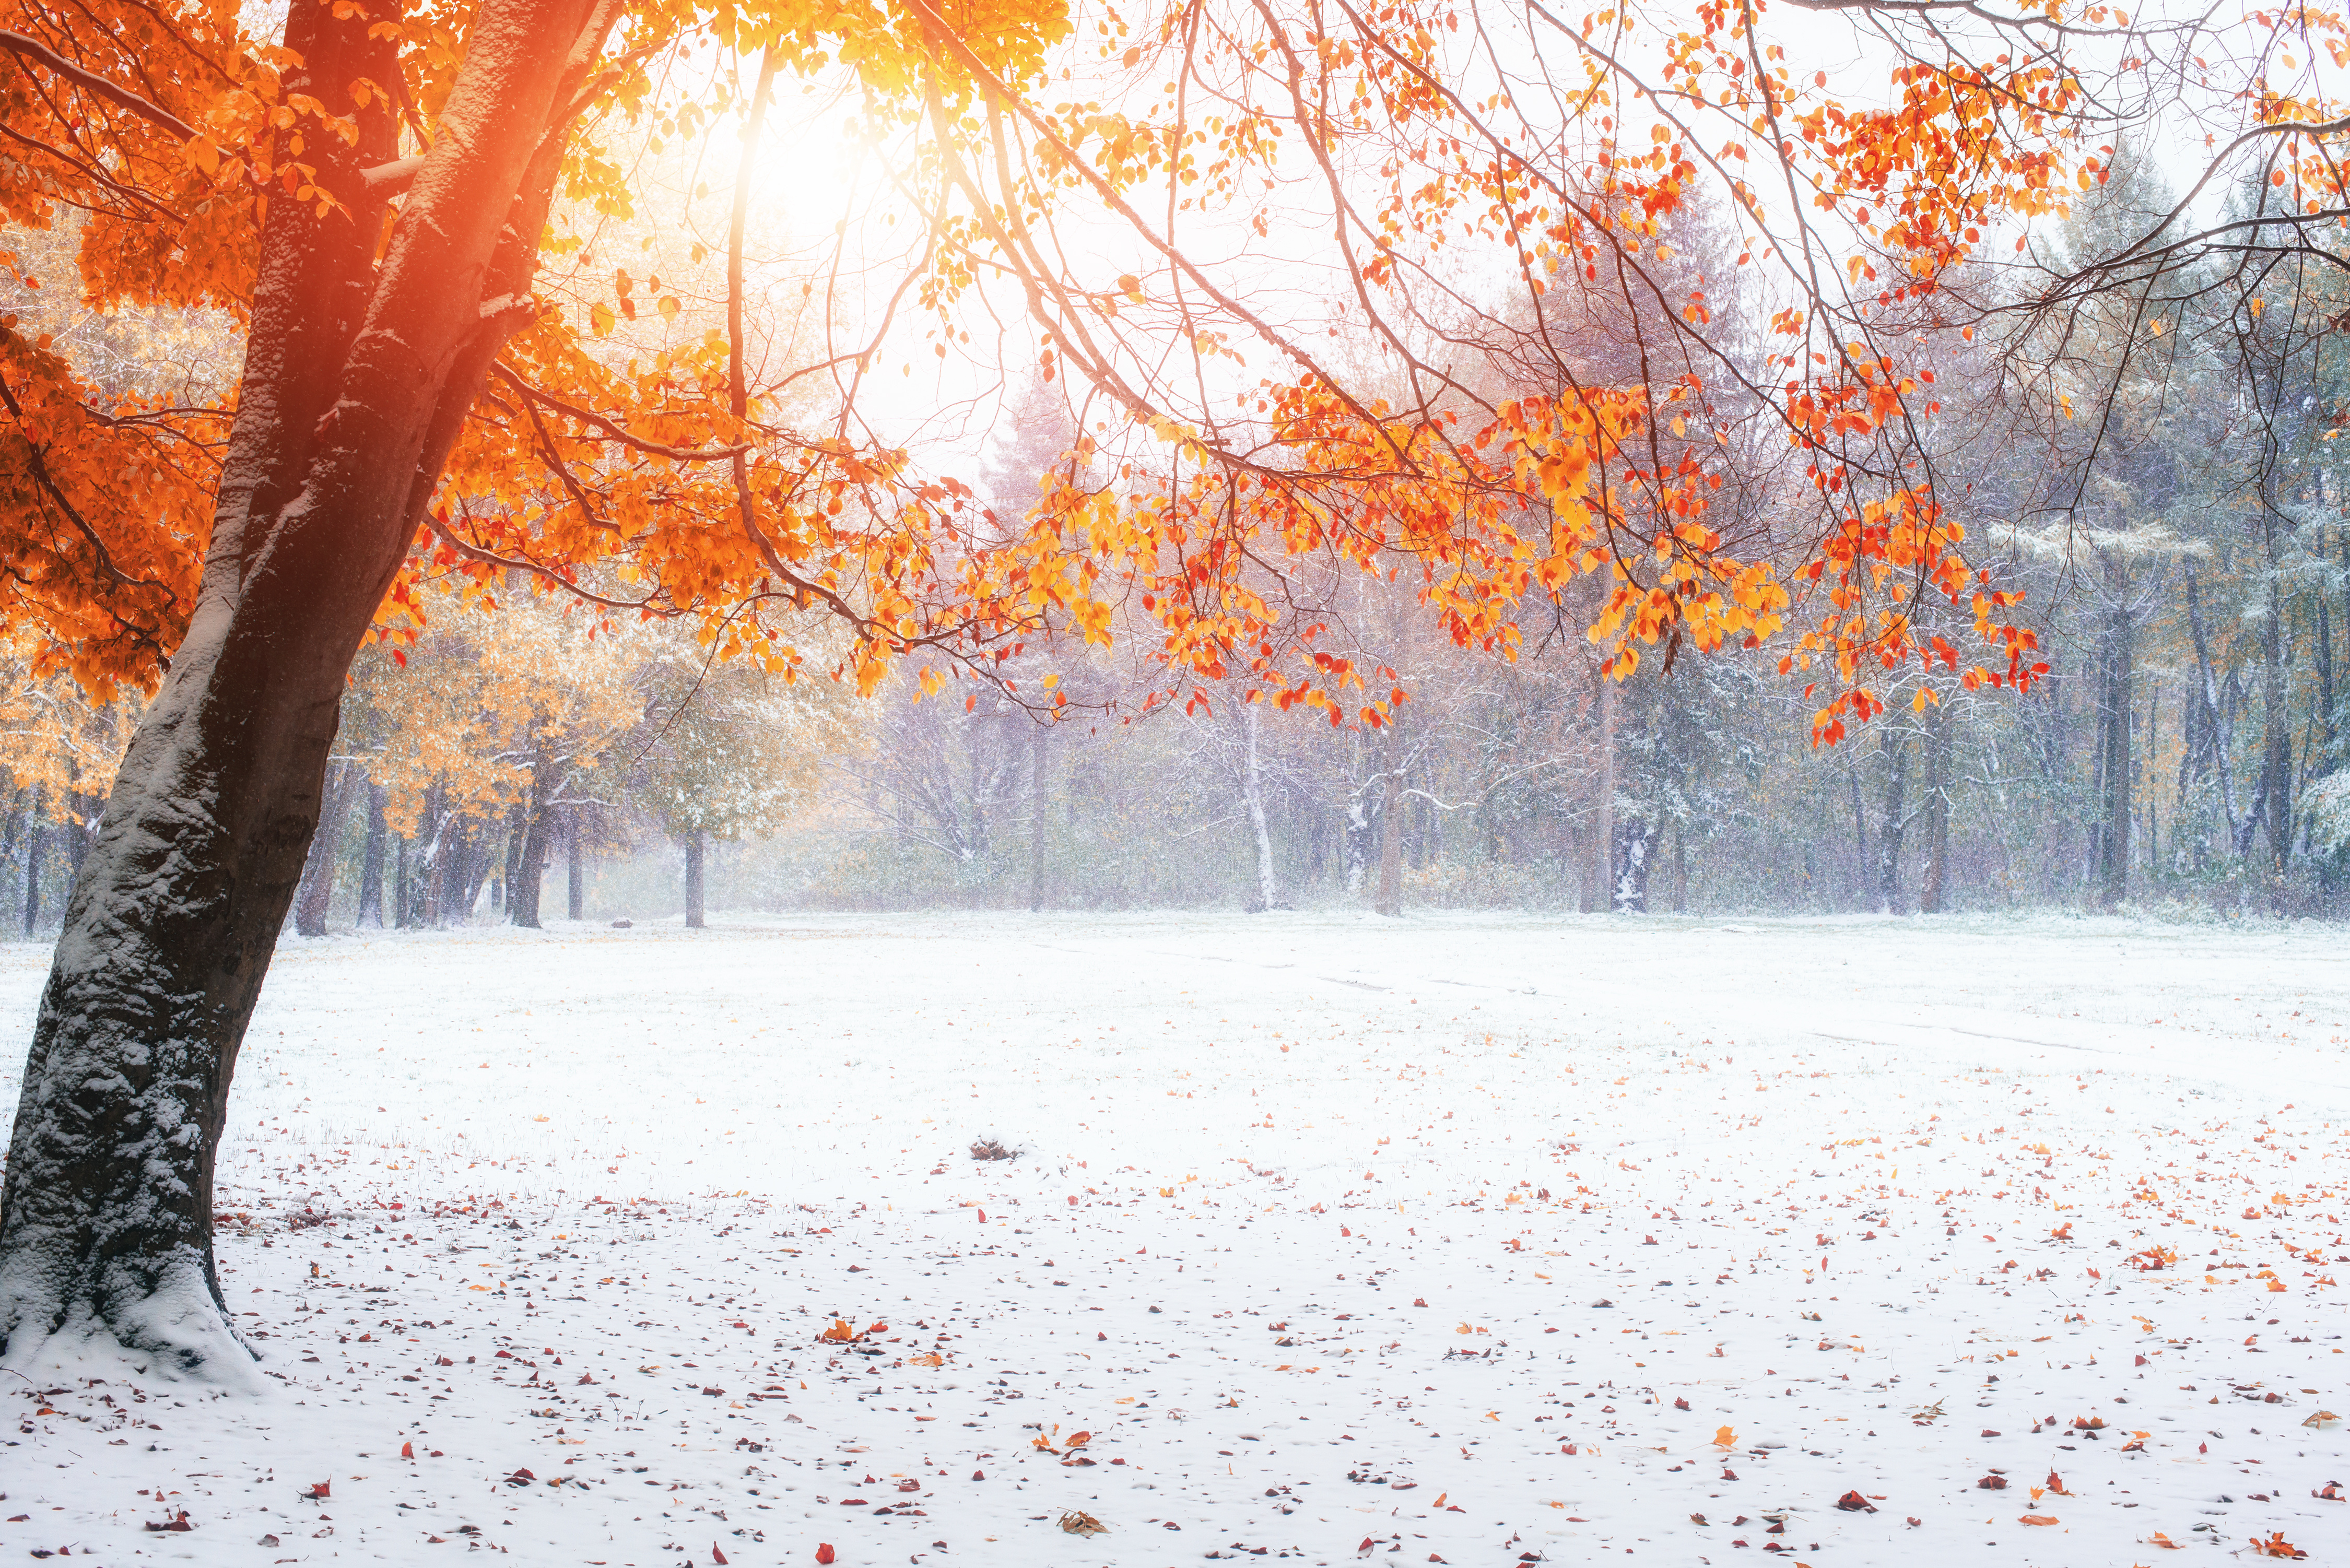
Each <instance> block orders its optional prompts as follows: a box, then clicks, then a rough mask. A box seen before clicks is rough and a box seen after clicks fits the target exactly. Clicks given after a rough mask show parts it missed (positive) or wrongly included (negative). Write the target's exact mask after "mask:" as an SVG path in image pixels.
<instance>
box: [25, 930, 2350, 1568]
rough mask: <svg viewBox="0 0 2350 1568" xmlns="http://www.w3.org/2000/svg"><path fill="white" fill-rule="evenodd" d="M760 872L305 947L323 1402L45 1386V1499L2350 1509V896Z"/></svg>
mask: <svg viewBox="0 0 2350 1568" xmlns="http://www.w3.org/2000/svg"><path fill="white" fill-rule="evenodd" d="M724 924H725V926H726V929H716V930H712V931H708V932H701V933H689V932H684V931H681V930H679V929H674V928H671V929H650V930H649V929H639V930H631V931H627V932H617V931H608V930H598V929H568V930H561V931H551V932H548V933H545V934H534V933H523V932H513V931H503V930H501V931H468V932H455V933H448V934H444V935H399V936H380V937H375V938H372V939H358V938H348V937H345V938H338V939H333V940H326V941H320V942H308V943H290V944H289V945H288V946H287V947H286V949H285V950H284V951H283V952H282V953H281V955H280V958H279V961H278V965H277V969H276V972H275V973H274V974H273V975H272V977H271V980H270V985H269V991H268V994H267V996H266V998H265V1002H264V1004H263V1008H262V1012H261V1014H260V1016H259V1018H258V1019H257V1020H256V1022H255V1028H254V1031H253V1033H252V1036H251V1038H250V1040H249V1042H248V1044H247V1046H246V1049H245V1055H244V1062H243V1064H242V1066H241V1070H240V1073H239V1075H238V1082H237V1086H236V1097H235V1103H234V1106H233V1109H232V1118H231V1119H232V1134H233V1136H232V1138H231V1140H230V1143H229V1145H228V1147H227V1150H226V1152H225V1154H224V1158H223V1161H222V1168H221V1185H220V1207H221V1209H222V1210H223V1211H224V1214H227V1215H231V1216H234V1218H232V1219H230V1220H227V1221H226V1222H225V1224H224V1227H223V1231H222V1237H221V1242H220V1254H221V1261H222V1267H223V1274H222V1278H223V1282H224V1287H225V1289H226V1292H227V1294H228V1296H229V1299H230V1302H231V1304H232V1306H233V1307H234V1310H235V1311H236V1312H237V1313H238V1314H240V1318H239V1321H240V1323H241V1324H244V1325H245V1326H246V1328H247V1331H248V1332H249V1333H251V1334H255V1336H256V1337H255V1344H256V1345H258V1346H259V1347H260V1348H262V1349H263V1350H264V1351H265V1355H266V1359H265V1362H264V1363H263V1364H262V1370H263V1371H264V1372H265V1375H266V1376H265V1381H267V1382H269V1383H270V1385H271V1386H272V1387H273V1389H274V1390H275V1391H274V1392H273V1393H271V1394H270V1395H268V1396H265V1397H261V1398H259V1399H255V1398H250V1397H223V1396H221V1395H219V1394H218V1393H217V1391H215V1390H213V1389H210V1388H207V1387H204V1386H202V1385H197V1384H191V1383H185V1382H173V1381H171V1380H168V1379H166V1378H164V1377H162V1376H159V1375H158V1374H156V1373H155V1372H154V1371H153V1370H152V1369H142V1368H141V1367H140V1365H139V1364H136V1363H130V1364H115V1363H109V1362H107V1361H104V1360H99V1359H85V1360H82V1361H79V1362H77V1363H75V1364H74V1365H72V1366H64V1367H59V1368H57V1369H56V1370H55V1371H54V1373H53V1374H52V1376H49V1377H48V1379H47V1381H46V1382H44V1383H43V1384H42V1385H41V1386H37V1387H33V1388H20V1389H17V1390H15V1391H14V1396H15V1397H14V1399H13V1405H12V1409H13V1412H14V1413H15V1414H16V1415H17V1416H18V1417H19V1419H17V1420H16V1421H14V1422H12V1423H11V1424H10V1427H9V1428H6V1429H5V1431H0V1437H5V1439H6V1440H7V1442H8V1443H9V1446H8V1447H6V1448H5V1449H0V1491H5V1493H6V1494H7V1495H6V1506H5V1509H0V1515H6V1516H17V1515H21V1516H23V1517H21V1518H14V1517H11V1518H10V1519H9V1521H8V1522H7V1523H5V1524H0V1547H5V1549H7V1550H10V1551H23V1550H32V1551H37V1552H50V1551H55V1552H63V1551H64V1550H65V1549H67V1548H70V1549H71V1551H72V1553H73V1555H74V1556H76V1557H80V1556H84V1555H93V1556H97V1557H100V1558H103V1559H105V1560H106V1561H109V1562H115V1563H127V1562H130V1561H133V1560H137V1559H140V1558H141V1557H149V1558H159V1559H185V1560H192V1561H197V1562H222V1563H231V1562H234V1563H254V1562H267V1563H279V1562H292V1563H307V1562H326V1561H330V1560H334V1559H337V1558H341V1559H348V1560H355V1561H388V1562H398V1563H409V1562H431V1561H434V1560H435V1558H434V1556H433V1554H434V1553H436V1552H449V1553H455V1552H468V1551H473V1550H484V1551H486V1550H497V1551H502V1552H508V1553H510V1554H513V1555H515V1556H519V1557H522V1558H524V1559H525V1560H527V1561H530V1562H532V1563H605V1564H623V1563H625V1564H631V1565H638V1564H651V1563H664V1564H673V1563H688V1562H690V1563H695V1564H702V1563H715V1562H716V1561H718V1553H719V1552H723V1554H724V1556H725V1558H726V1560H727V1561H728V1562H730V1563H744V1564H755V1563H811V1562H814V1561H815V1560H816V1559H815V1556H814V1554H815V1553H816V1550H817V1548H818V1546H819V1545H820V1544H830V1545H831V1546H833V1547H834V1549H835V1552H836V1556H837V1562H838V1563H840V1564H842V1565H844V1568H867V1565H869V1564H883V1563H896V1562H898V1561H899V1560H900V1559H901V1558H903V1559H905V1560H907V1561H909V1562H910V1563H929V1562H931V1560H932V1559H936V1563H935V1564H934V1568H943V1565H946V1564H952V1563H959V1562H970V1563H1004V1564H1012V1563H1020V1564H1029V1563H1038V1562H1044V1563H1062V1564H1070V1565H1077V1564H1095V1563H1099V1564H1122V1565H1123V1564H1132V1565H1140V1564H1145V1563H1184V1562H1190V1561H1194V1560H1198V1559H1201V1558H1205V1557H1215V1556H1219V1555H1221V1556H1223V1557H1233V1556H1240V1555H1249V1556H1258V1555H1262V1556H1265V1557H1268V1558H1271V1557H1281V1556H1294V1557H1299V1558H1303V1559H1305V1560H1306V1561H1308V1562H1310V1563H1315V1564H1316V1565H1317V1568H1320V1565H1332V1564H1338V1563H1353V1562H1357V1561H1358V1560H1360V1559H1362V1558H1365V1557H1371V1558H1379V1559H1386V1560H1392V1561H1393V1562H1396V1563H1404V1564H1414V1565H1417V1564H1420V1563H1448V1564H1464V1563H1479V1564H1486V1565H1490V1568H1509V1565H1511V1564H1514V1563H1522V1562H1529V1561H1550V1562H1555V1563H1583V1562H1590V1561H1597V1560H1599V1559H1600V1558H1602V1557H1613V1556H1615V1555H1618V1554H1625V1555H1632V1556H1635V1557H1647V1556H1661V1557H1663V1558H1665V1559H1666V1560H1668V1561H1671V1562H1677V1563H1686V1562H1699V1563H1722V1562H1727V1561H1731V1560H1734V1554H1735V1553H1736V1552H1739V1551H1740V1550H1741V1548H1744V1549H1745V1550H1747V1551H1750V1552H1752V1553H1754V1555H1755V1558H1756V1559H1757V1560H1760V1559H1761V1558H1762V1557H1763V1556H1764V1555H1766V1554H1784V1555H1785V1556H1787V1557H1788V1558H1789V1559H1790V1560H1791V1561H1801V1562H1805V1563H1814V1564H1821V1563H1892V1562H1896V1561H1899V1560H1903V1559H1908V1560H1917V1559H1918V1558H1919V1557H1921V1556H1922V1557H1923V1558H1924V1559H1925V1560H1927V1561H1935V1562H1970V1561H1998V1562H2002V1563H2052V1564H2053V1563H2067V1564H2070V1563H2108V1562H2111V1563H2120V1562H2129V1561H2139V1562H2147V1561H2151V1560H2153V1558H2154V1556H2155V1554H2156V1553H2157V1552H2159V1551H2161V1550H2162V1542H2163V1541H2165V1540H2168V1542H2174V1543H2178V1544H2181V1545H2184V1546H2188V1547H2191V1548H2196V1549H2203V1550H2208V1549H2209V1546H2210V1545H2217V1546H2220V1547H2221V1548H2224V1549H2227V1550H2230V1551H2236V1552H2245V1551H2248V1542H2251V1541H2252V1540H2254V1539H2255V1538H2257V1539H2258V1540H2260V1541H2262V1542H2267V1541H2269V1540H2271V1538H2272V1533H2274V1534H2278V1535H2281V1538H2282V1539H2283V1540H2286V1541H2290V1542H2294V1543H2296V1544H2297V1545H2299V1546H2300V1547H2302V1548H2303V1549H2305V1550H2308V1551H2309V1552H2311V1553H2312V1555H2313V1556H2314V1557H2316V1558H2320V1559H2324V1558H2334V1557H2339V1556H2340V1555H2341V1554H2342V1552H2343V1550H2344V1549H2345V1547H2350V1504H2345V1503H2341V1502H2336V1501H2330V1500H2329V1499H2326V1498H2324V1497H2317V1496H2313V1495H2312V1494H2313V1493H2316V1492H2323V1491H2324V1490H2326V1489H2327V1488H2328V1485H2329V1483H2332V1482H2335V1481H2345V1482H2350V1453H2345V1438H2344V1433H2343V1429H2342V1428H2341V1427H2340V1425H2339V1424H2338V1422H2335V1421H2334V1420H2333V1419H2331V1418H2330V1417H2326V1416H2325V1415H2324V1412H2326V1411H2328V1410H2339V1411H2341V1412H2342V1413H2344V1414H2345V1415H2350V1381H2345V1376H2344V1368H2345V1365H2350V1363H2345V1361H2343V1360H2337V1359H2335V1358H2336V1357H2338V1356H2341V1355H2343V1353H2344V1351H2345V1348H2350V1345H2345V1341H2344V1340H2343V1338H2342V1334H2343V1332H2344V1314H2343V1311H2342V1308H2341V1306H2340V1304H2339V1292H2338V1291H2337V1290H2336V1289H2335V1288H2334V1280H2335V1279H2336V1278H2338V1277H2339V1271H2340V1269H2341V1268H2342V1267H2344V1266H2350V1254H2345V1249H2344V1243H2343V1238H2342V1235H2341V1221H2340V1220H2339V1213H2340V1208H2341V1204H2342V1201H2343V1198H2344V1183H2345V1180H2350V1174H2346V1173H2345V1169H2344V1163H2343V1160H2344V1154H2343V1141H2342V1139H2343V1127H2344V1124H2345V1118H2350V966H2345V961H2344V959H2343V956H2342V947H2341V943H2340V940H2339V938H2338V937H2337V936H2336V935H2335V934H2334V933H2333V932H2331V931H2326V930H2324V929H2309V930H2302V929H2281V928H2275V927H2261V928H2248V929H2233V928H2168V927H2155V926H2141V925H2134V924H2128V923H2124V922H2118V921H2091V920H2074V919H2031V920H2024V921H2012V922H2002V921H1995V920H1987V919H1966V920H1948V921H1913V922H1877V921H1850V920H1830V921H1804V920H1783V921H1740V922H1735V923H1731V924H1727V925H1725V924H1722V923H1719V922H1713V923H1709V922H1704V921H1698V920H1673V919H1650V920H1645V921H1637V922H1632V921H1618V920H1611V919H1573V918H1569V919H1509V918H1486V917H1480V918H1463V919H1448V918H1438V917H1429V918H1420V919H1411V920H1408V921H1405V922H1401V923H1396V922H1378V921H1373V920H1370V919H1355V918H1352V917H1340V916H1288V915H1278V916H1270V917H1267V916H1258V917H1217V916H1181V917H1176V916H1155V917H1154V916H1136V917H1118V918H1107V919H1097V918H1080V917H1074V916H1057V917H1039V918H1031V917H1024V916H1012V915H988V916H984V917H977V916H974V917H857V918H851V917H839V918H833V917H827V918H807V919H772V920H764V921H757V922H752V921H738V922H726V923H724ZM44 956H45V955H44V954H43V953H42V952H41V951H40V950H36V949H35V948H32V947H27V946H19V947H12V948H5V949H0V994H5V998H6V999H7V1004H8V1005H10V1006H13V1007H14V1009H15V1016H16V1017H17V1018H18V1019H19V1020H20V1021H21V1023H20V1029H19V1033H18V1036H17V1037H18V1038H20V1039H21V1038H22V1037H23V1034H24V1031H25V1030H26V1029H28V1028H29V1023H30V1019H31V1016H32V1011H33V1003H34V999H35V995H36V990H37V987H38V985H39V982H40V979H41V975H42V971H43V964H44ZM11 1065H13V1062H12V1063H11ZM986 1139H995V1140H1000V1141H1001V1142H1002V1143H1003V1145H1004V1146H1005V1147H1007V1148H1009V1149H1011V1150H1014V1151H1015V1152H1016V1154H1017V1158H1014V1159H1011V1160H1007V1161H975V1160H973V1159H972V1158H970V1154H969V1149H970V1147H971V1145H972V1143H973V1142H974V1141H978V1140H986ZM837 1321H845V1322H846V1323H847V1324H848V1330H847V1331H836V1332H854V1333H855V1334H857V1335H858V1337H857V1338H856V1339H854V1340H850V1341H847V1342H842V1341H837V1340H836V1341H832V1342H827V1341H826V1340H824V1339H823V1338H822V1337H821V1335H822V1334H823V1333H824V1332H825V1331H826V1330H827V1328H829V1327H831V1325H833V1324H835V1323H836V1322H837ZM1080 1432H1084V1433H1088V1434H1090V1437H1089V1438H1087V1439H1086V1440H1085V1441H1084V1442H1082V1443H1081V1444H1080V1443H1076V1439H1075V1434H1077V1433H1080ZM1040 1443H1041V1446H1040ZM1073 1444H1075V1446H1074V1447H1073V1446H1072V1445H1073ZM1087 1460H1091V1461H1092V1462H1091V1463H1087V1462H1084V1461H1087ZM525 1472H526V1473H525ZM1985 1480H1992V1481H2003V1482H2004V1483H2005V1484H2004V1485H2003V1486H1998V1487H1985V1486H1983V1485H1982V1484H1981V1483H1982V1482H1983V1481H1985ZM314 1487H316V1488H321V1489H323V1490H321V1491H320V1492H319V1493H318V1495H316V1496H315V1497H314V1496H312V1495H311V1490H312V1489H313V1488H314ZM1848 1494H1856V1495H1851V1496H1849V1501H1851V1502H1852V1503H1853V1504H1854V1505H1855V1506H1853V1507H1851V1508H1839V1507H1838V1506H1837V1505H1838V1502H1839V1500H1846V1499H1847V1498H1848ZM1861 1504H1866V1505H1869V1506H1870V1507H1873V1509H1874V1511H1865V1510H1864V1509H1863V1508H1862V1507H1860V1506H1858V1505H1861ZM183 1513H184V1516H185V1517H184V1522H185V1523H186V1524H187V1525H188V1526H189V1528H188V1529H186V1530H184V1531H181V1530H169V1531H166V1530H156V1529H152V1528H151V1527H152V1526H155V1525H159V1524H165V1523H177V1522H181V1521H182V1519H181V1516H182V1514H183ZM1087 1518H1090V1519H1091V1520H1094V1521H1098V1522H1099V1524H1100V1525H1102V1526H1103V1527H1105V1528H1104V1529H1103V1531H1102V1532H1100V1533H1078V1532H1072V1531H1070V1530H1069V1529H1067V1528H1065V1522H1066V1525H1076V1526H1082V1525H1083V1524H1084V1521H1085V1519H1087ZM1913 1521H1914V1522H1913ZM256 1542H260V1543H261V1544H260V1545H259V1546H258V1547H257V1546H256V1544H255V1543H256ZM1774 1549H1776V1552H1775V1553H1774Z"/></svg>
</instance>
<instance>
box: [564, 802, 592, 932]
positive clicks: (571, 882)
mask: <svg viewBox="0 0 2350 1568" xmlns="http://www.w3.org/2000/svg"><path fill="white" fill-rule="evenodd" d="M586 862H587V856H586V855H585V854H584V853H582V852H581V850H580V847H579V808H578V807H577V806H576V805H575V806H573V807H572V808H571V810H570V811H569V812H568V813H567V814H566V817H565V821H564V824H563V877H564V883H563V906H564V913H565V914H566V915H567V917H569V918H570V919H575V920H584V919H587V881H586V878H585V876H584V873H585V871H586V869H587V866H586Z"/></svg>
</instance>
